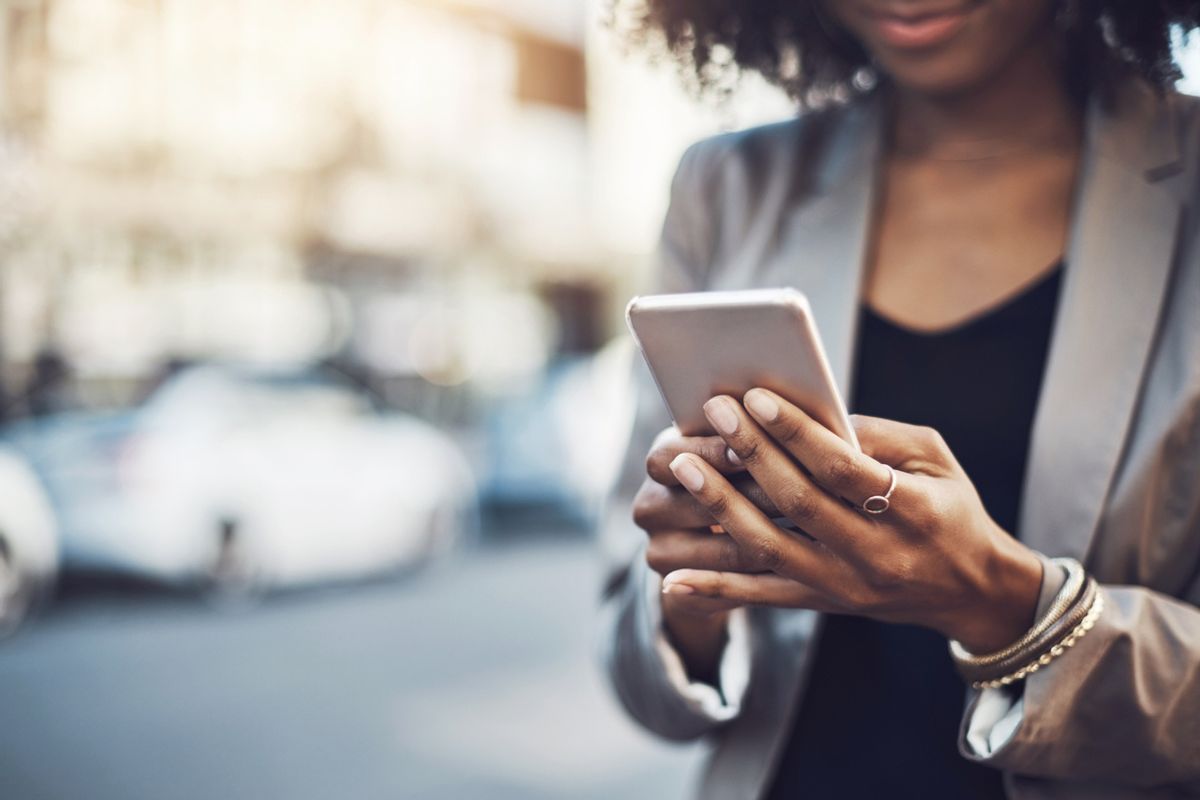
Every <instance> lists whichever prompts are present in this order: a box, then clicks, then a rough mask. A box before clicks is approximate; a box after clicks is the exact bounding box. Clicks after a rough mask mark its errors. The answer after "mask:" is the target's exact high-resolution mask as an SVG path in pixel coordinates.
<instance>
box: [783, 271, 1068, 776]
mask: <svg viewBox="0 0 1200 800" xmlns="http://www.w3.org/2000/svg"><path fill="white" fill-rule="evenodd" d="M1061 272H1062V270H1061V268H1060V269H1054V270H1053V271H1052V272H1051V273H1050V274H1049V275H1047V276H1046V277H1044V278H1042V279H1041V280H1039V281H1038V282H1037V283H1036V284H1035V285H1034V286H1032V287H1030V288H1028V289H1026V290H1025V291H1024V292H1022V293H1020V294H1019V295H1018V296H1016V297H1014V298H1013V299H1011V300H1009V301H1007V302H1005V303H1004V304H1002V305H1001V306H999V307H998V308H995V309H993V310H991V311H989V312H986V313H985V314H983V315H981V316H979V317H976V318H974V319H972V320H970V321H968V322H966V323H964V324H962V325H959V326H956V327H954V328H952V329H950V330H947V331H941V332H937V333H932V334H925V333H918V332H914V331H911V330H908V329H906V328H903V327H901V326H899V325H896V324H895V323H893V322H890V321H889V320H887V319H885V318H883V317H881V316H880V315H878V314H876V313H874V312H873V311H871V310H870V309H864V310H863V313H862V318H861V327H860V333H859V342H858V353H857V359H856V367H855V380H854V386H855V387H856V390H855V394H854V402H853V404H852V406H853V407H854V409H855V410H856V411H857V412H858V413H861V414H869V415H872V416H878V417H888V418H891V419H896V420H900V421H902V422H910V423H914V424H919V425H929V426H932V427H934V428H936V429H937V430H938V431H940V432H941V433H942V435H943V436H944V437H945V439H946V442H947V443H948V444H949V445H950V449H951V450H952V451H953V452H954V454H955V455H956V456H957V457H958V460H959V462H960V463H961V464H962V466H963V469H965V470H966V472H967V474H968V475H970V476H971V479H972V481H974V483H975V486H976V488H977V489H978V490H979V494H980V496H981V497H982V498H983V503H984V506H985V507H986V508H987V510H988V512H989V513H990V514H991V515H992V517H993V518H994V519H995V520H996V522H998V523H999V524H1000V525H1001V526H1002V527H1003V528H1004V529H1005V530H1007V531H1014V532H1015V530H1016V524H1017V515H1018V512H1019V505H1020V493H1021V483H1022V480H1023V479H1024V475H1025V461H1026V456H1027V454H1028V450H1029V436H1030V431H1031V428H1032V425H1033V414H1034V410H1035V408H1036V405H1037V398H1038V393H1039V390H1040V388H1041V383H1042V372H1043V369H1044V366H1045V362H1046V353H1047V349H1048V346H1049V340H1050V332H1051V328H1052V326H1053V321H1054V312H1055V308H1056V306H1057V300H1058V289H1059V282H1060V274H1061ZM965 697H966V691H965V688H964V685H963V683H962V681H961V680H960V679H959V678H958V676H957V675H956V674H955V672H954V669H953V666H952V664H951V661H950V656H949V654H948V653H947V650H946V640H945V639H944V638H942V637H941V636H940V635H939V634H937V633H934V632H933V631H930V630H926V629H924V628H919V627H915V626H910V625H889V624H886V623H882V622H875V621H873V620H869V619H864V618H860V617H851V616H830V617H828V618H827V619H826V620H825V625H824V628H823V631H822V634H821V638H820V641H819V644H818V647H817V651H816V654H815V658H814V662H813V665H812V672H811V674H810V677H809V682H808V686H807V689H806V691H805V694H804V699H803V700H802V701H801V703H800V706H799V708H798V709H797V713H796V716H795V721H794V723H793V726H794V727H793V729H792V732H791V736H790V737H789V739H788V742H787V744H786V745H785V749H784V752H783V754H782V757H781V760H780V764H779V768H778V772H777V774H776V776H775V781H774V785H773V787H772V790H771V792H770V793H769V795H768V797H770V798H773V800H783V798H788V799H789V800H790V799H791V798H804V800H823V799H824V798H837V799H838V800H857V799H858V798H871V799H872V800H874V798H889V799H894V798H910V797H911V798H920V799H921V800H936V798H947V800H950V799H951V798H953V800H960V799H961V798H973V800H988V799H989V798H1003V797H1004V790H1003V787H1002V785H1001V782H1000V773H999V772H998V771H996V770H993V769H991V768H990V767H984V766H981V765H978V764H973V763H971V762H969V761H967V760H965V759H964V758H962V756H960V755H959V753H958V726H959V721H960V719H961V716H962V711H963V702H964V700H965Z"/></svg>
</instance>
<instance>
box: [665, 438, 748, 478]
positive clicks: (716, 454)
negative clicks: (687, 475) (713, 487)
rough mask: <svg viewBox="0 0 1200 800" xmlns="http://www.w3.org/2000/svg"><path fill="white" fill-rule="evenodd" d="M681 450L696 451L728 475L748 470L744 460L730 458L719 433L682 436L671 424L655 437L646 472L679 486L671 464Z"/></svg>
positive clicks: (686, 451) (683, 451)
mask: <svg viewBox="0 0 1200 800" xmlns="http://www.w3.org/2000/svg"><path fill="white" fill-rule="evenodd" d="M680 453H695V454H696V455H698V456H700V458H703V459H704V460H705V461H707V462H708V463H709V464H712V465H713V467H714V468H715V469H717V470H718V471H720V472H721V473H723V474H725V475H734V474H736V473H739V472H744V471H745V467H743V466H742V465H741V464H737V463H735V462H733V461H730V459H729V452H728V448H727V447H726V446H725V440H724V439H722V438H721V437H720V436H683V435H682V434H680V433H679V431H678V430H676V429H675V428H674V427H671V428H667V429H666V430H664V431H663V432H662V433H660V434H659V435H658V437H657V438H656V439H655V440H654V444H653V446H651V448H650V453H649V454H648V455H647V456H646V473H647V474H648V475H649V476H650V477H651V478H653V479H654V480H656V481H658V482H659V483H661V484H662V485H663V486H678V485H679V482H678V481H677V480H675V476H674V475H673V474H671V467H670V465H671V462H672V461H674V460H675V457H676V456H678V455H679V454H680Z"/></svg>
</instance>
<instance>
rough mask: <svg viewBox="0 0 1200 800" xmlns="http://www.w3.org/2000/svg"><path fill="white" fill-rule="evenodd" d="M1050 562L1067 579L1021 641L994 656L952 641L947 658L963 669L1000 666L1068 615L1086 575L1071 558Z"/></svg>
mask: <svg viewBox="0 0 1200 800" xmlns="http://www.w3.org/2000/svg"><path fill="white" fill-rule="evenodd" d="M1051 561H1052V563H1054V564H1057V565H1059V566H1060V567H1063V568H1065V569H1066V570H1067V579H1066V581H1065V582H1064V583H1063V585H1062V588H1061V589H1059V590H1058V594H1056V595H1055V596H1054V601H1053V602H1052V603H1051V604H1050V608H1048V609H1047V610H1046V613H1045V614H1044V615H1043V616H1042V617H1041V619H1039V620H1037V622H1035V623H1034V625H1033V627H1032V628H1030V629H1029V630H1028V631H1026V632H1025V635H1024V636H1022V637H1021V638H1020V639H1017V641H1015V642H1013V643H1012V644H1010V645H1009V646H1008V647H1005V648H1004V649H1003V650H997V651H995V652H993V653H985V654H984V655H975V654H974V653H972V652H970V651H969V650H967V648H965V647H963V646H962V644H961V643H960V642H958V641H955V640H954V639H951V640H950V655H951V656H952V657H953V658H954V660H955V662H956V663H958V664H959V665H960V666H963V667H986V666H990V665H992V664H999V663H1000V662H1001V661H1004V660H1005V659H1007V658H1012V657H1013V656H1014V655H1016V654H1017V653H1019V652H1021V650H1023V649H1024V648H1026V647H1028V646H1029V645H1031V644H1032V643H1033V642H1034V641H1036V640H1037V638H1038V637H1039V636H1041V635H1042V634H1043V633H1045V632H1046V631H1047V630H1048V629H1049V628H1050V626H1051V625H1053V624H1054V623H1055V622H1057V621H1058V620H1059V618H1061V617H1062V615H1063V614H1065V613H1067V609H1069V608H1070V607H1071V606H1072V605H1073V604H1074V603H1075V601H1076V600H1078V599H1079V592H1080V590H1081V589H1082V588H1083V581H1084V578H1086V577H1087V573H1086V572H1084V569H1083V565H1082V564H1080V563H1079V562H1078V561H1076V560H1075V559H1073V558H1054V559H1051Z"/></svg>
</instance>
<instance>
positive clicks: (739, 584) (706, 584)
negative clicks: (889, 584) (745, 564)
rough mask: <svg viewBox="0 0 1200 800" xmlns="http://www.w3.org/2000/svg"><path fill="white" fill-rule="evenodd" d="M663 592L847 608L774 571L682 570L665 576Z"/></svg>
mask: <svg viewBox="0 0 1200 800" xmlns="http://www.w3.org/2000/svg"><path fill="white" fill-rule="evenodd" d="M684 587H686V588H684ZM663 591H664V592H669V593H670V592H681V593H684V594H691V595H692V596H693V597H707V598H712V599H714V600H720V601H722V602H724V603H727V604H730V605H745V606H775V607H778V608H808V609H812V610H813V611H826V612H833V613H837V612H840V611H844V608H843V607H842V606H840V605H838V604H837V603H836V602H835V601H833V600H832V599H831V598H829V597H827V596H826V595H824V594H822V593H821V592H819V591H817V590H816V589H814V588H812V587H811V586H806V585H805V584H803V583H799V582H797V581H794V580H791V579H790V578H784V577H783V576H781V575H776V574H774V573H766V574H761V575H747V574H745V573H742V572H721V571H717V570H699V569H679V570H675V571H674V572H672V573H670V574H668V575H667V576H666V577H665V578H663Z"/></svg>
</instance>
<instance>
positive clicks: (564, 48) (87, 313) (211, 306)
mask: <svg viewBox="0 0 1200 800" xmlns="http://www.w3.org/2000/svg"><path fill="white" fill-rule="evenodd" d="M583 19H584V14H583V9H582V7H575V6H573V5H572V4H570V3H561V2H558V0H541V1H539V2H520V3H501V2H482V1H481V0H477V1H475V2H465V1H464V2H451V1H450V0H446V1H444V2H443V1H442V0H407V1H403V2H396V1H394V0H342V2H338V3H329V2H324V1H323V0H211V1H210V2H204V3H195V2H190V0H159V1H158V2H150V3H147V2H143V1H142V0H24V1H22V2H9V3H6V4H5V5H4V6H3V10H2V11H0V41H2V48H3V49H2V50H0V68H2V70H3V73H2V76H0V77H2V81H0V119H2V120H3V126H4V131H5V138H4V145H5V146H4V147H3V149H2V150H0V158H2V159H3V167H4V168H3V170H2V175H0V236H2V237H3V239H2V241H0V246H2V247H3V251H4V253H3V255H4V258H3V263H4V266H3V272H2V273H0V279H2V284H0V285H2V287H3V293H2V298H3V303H2V306H0V308H2V309H3V317H2V324H0V331H2V333H3V336H2V337H0V348H2V354H3V362H4V364H5V365H6V366H7V369H6V372H5V374H6V377H7V378H8V379H9V380H8V383H9V385H10V386H11V385H13V384H14V383H19V382H20V381H21V380H22V379H23V378H24V376H25V375H26V373H27V372H28V371H29V369H30V367H31V365H32V364H33V363H34V362H35V361H36V360H37V358H38V355H39V353H43V354H44V353H45V352H46V351H48V350H49V351H53V352H55V353H59V354H61V355H62V356H64V357H65V359H66V361H67V362H68V363H69V364H70V365H71V367H72V369H74V370H76V371H77V372H79V373H81V374H83V375H84V376H87V377H90V378H92V379H94V380H92V381H91V382H90V384H89V385H90V386H91V387H92V390H93V391H94V392H96V393H98V394H95V396H93V398H92V399H93V400H96V401H98V402H103V401H104V400H105V399H106V398H105V397H104V396H103V394H104V392H110V393H111V394H112V397H113V399H119V398H120V396H121V394H122V388H121V387H122V385H123V383H122V382H123V381H124V380H126V379H129V380H132V379H134V378H136V377H137V376H139V375H141V374H143V373H145V372H147V371H148V370H151V369H153V368H154V366H155V365H156V364H158V363H160V362H162V361H163V360H164V359H167V358H170V357H180V356H182V357H189V358H207V357H233V358H239V359H245V358H251V359H257V360H265V361H281V362H289V361H296V360H306V359H312V358H316V357H322V356H329V355H333V354H339V355H340V356H342V357H349V358H351V359H359V360H363V361H365V362H367V366H368V367H371V368H378V369H380V370H383V371H390V372H393V373H403V372H405V371H408V372H412V373H419V374H425V376H426V377H428V378H430V379H431V380H433V381H434V382H435V383H436V382H441V383H456V382H461V381H463V380H466V379H468V378H470V377H472V376H473V372H472V370H474V369H475V368H476V367H480V365H481V364H484V363H486V366H487V370H483V371H484V372H487V371H488V370H490V371H491V373H492V374H490V376H489V375H485V376H484V377H492V378H498V379H503V378H505V377H507V376H511V375H512V374H518V373H519V374H526V373H529V372H530V371H531V370H533V371H536V369H537V368H539V367H540V363H541V362H542V361H544V359H545V357H546V355H547V352H548V351H549V350H550V349H551V348H552V347H553V342H552V341H550V338H551V335H552V330H551V329H552V327H553V316H552V315H551V314H549V313H548V312H547V311H546V309H545V308H544V307H543V305H544V304H542V303H541V302H540V300H539V298H538V296H536V295H534V294H533V293H532V288H534V287H536V286H537V285H538V284H539V283H541V282H543V281H545V280H547V279H548V278H550V277H553V279H554V280H555V281H557V282H562V281H564V280H565V281H576V280H580V281H585V282H586V281H587V280H588V279H589V278H588V273H589V270H591V271H593V272H594V271H595V270H596V268H597V266H598V264H599V263H600V262H601V259H600V258H599V257H598V255H597V249H596V247H595V246H594V243H593V241H592V237H591V234H590V230H589V226H590V216H589V213H588V192H587V171H588V162H587V157H586V146H587V129H586V123H585V111H586V93H585V76H584V61H583V54H582V39H583V33H582V31H583ZM468 288H469V291H470V293H471V295H472V296H471V297H467V296H466V293H467V291H468ZM488 309H490V311H488ZM397 337H400V338H397ZM504 343H507V344H510V345H512V346H511V347H508V348H503V347H499V346H498V344H504ZM480 348H483V349H484V350H485V351H486V352H483V353H480V352H475V351H477V350H479V349H480ZM506 351H508V352H509V353H510V355H509V356H504V353H505V352H506ZM480 368H481V369H482V367H480Z"/></svg>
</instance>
